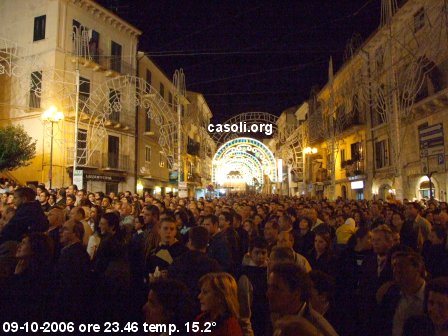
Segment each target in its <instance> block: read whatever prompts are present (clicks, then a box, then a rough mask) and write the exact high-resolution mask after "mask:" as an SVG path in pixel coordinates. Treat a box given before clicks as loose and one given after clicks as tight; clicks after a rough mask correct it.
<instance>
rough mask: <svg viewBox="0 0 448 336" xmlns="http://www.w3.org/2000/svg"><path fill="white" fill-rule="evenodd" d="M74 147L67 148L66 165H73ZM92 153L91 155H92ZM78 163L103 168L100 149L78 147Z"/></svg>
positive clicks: (88, 166)
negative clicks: (91, 149) (90, 150)
mask: <svg viewBox="0 0 448 336" xmlns="http://www.w3.org/2000/svg"><path fill="white" fill-rule="evenodd" d="M74 152H75V149H74V147H69V148H67V156H66V158H67V160H66V165H67V166H72V165H73V161H74ZM90 154H91V155H90ZM76 164H77V165H79V166H83V167H87V168H97V169H99V168H101V155H100V152H99V151H97V150H96V151H93V152H91V153H90V152H89V151H87V150H84V148H78V155H77V162H76Z"/></svg>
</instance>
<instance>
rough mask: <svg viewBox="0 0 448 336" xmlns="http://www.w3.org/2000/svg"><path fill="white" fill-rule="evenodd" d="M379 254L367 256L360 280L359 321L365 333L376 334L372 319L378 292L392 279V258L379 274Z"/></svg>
mask: <svg viewBox="0 0 448 336" xmlns="http://www.w3.org/2000/svg"><path fill="white" fill-rule="evenodd" d="M377 269H378V262H377V255H376V254H375V253H372V254H371V255H369V256H368V257H366V258H365V260H364V262H363V265H362V270H361V277H360V280H359V287H358V297H359V298H360V300H359V322H360V324H359V325H358V327H359V328H360V330H362V331H363V333H364V335H366V336H367V335H374V334H375V332H374V330H375V327H376V326H375V322H374V319H372V313H373V312H375V311H376V310H377V304H376V292H377V291H378V289H379V288H380V287H381V286H382V285H383V284H384V283H386V282H387V281H390V280H392V266H391V264H390V259H389V258H388V260H387V261H386V264H385V266H384V268H383V270H382V271H381V273H380V274H379V275H378V272H377Z"/></svg>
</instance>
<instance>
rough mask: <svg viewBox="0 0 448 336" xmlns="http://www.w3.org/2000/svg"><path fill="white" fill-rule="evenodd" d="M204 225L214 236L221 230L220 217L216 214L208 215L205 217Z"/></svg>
mask: <svg viewBox="0 0 448 336" xmlns="http://www.w3.org/2000/svg"><path fill="white" fill-rule="evenodd" d="M202 226H204V227H205V228H206V229H207V231H208V233H209V234H210V236H213V235H215V234H216V233H217V232H218V231H219V219H218V217H217V216H215V215H207V216H205V217H204V221H203V222H202Z"/></svg>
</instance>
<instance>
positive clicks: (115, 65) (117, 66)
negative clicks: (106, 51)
mask: <svg viewBox="0 0 448 336" xmlns="http://www.w3.org/2000/svg"><path fill="white" fill-rule="evenodd" d="M110 54H111V56H112V59H111V62H110V68H111V69H112V70H114V71H116V72H121V45H120V44H118V43H117V42H114V41H112V44H111V53H110Z"/></svg>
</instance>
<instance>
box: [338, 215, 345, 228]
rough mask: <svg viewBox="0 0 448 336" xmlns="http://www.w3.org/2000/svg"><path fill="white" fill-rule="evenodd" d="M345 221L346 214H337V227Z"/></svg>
mask: <svg viewBox="0 0 448 336" xmlns="http://www.w3.org/2000/svg"><path fill="white" fill-rule="evenodd" d="M344 223H345V216H344V215H342V214H340V215H337V216H336V226H337V227H339V226H342V225H344Z"/></svg>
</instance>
